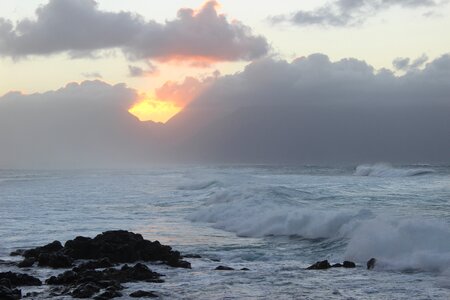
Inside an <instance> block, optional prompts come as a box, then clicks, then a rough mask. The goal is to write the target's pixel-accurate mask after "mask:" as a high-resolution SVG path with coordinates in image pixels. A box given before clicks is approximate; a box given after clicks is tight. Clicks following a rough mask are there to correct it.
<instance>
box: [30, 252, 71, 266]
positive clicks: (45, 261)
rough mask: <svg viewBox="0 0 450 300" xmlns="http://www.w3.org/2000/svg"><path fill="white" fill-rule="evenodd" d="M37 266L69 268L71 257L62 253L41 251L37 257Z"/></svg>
mask: <svg viewBox="0 0 450 300" xmlns="http://www.w3.org/2000/svg"><path fill="white" fill-rule="evenodd" d="M38 262H39V266H41V267H44V266H46V267H50V268H54V269H62V268H70V267H71V266H72V265H73V259H72V258H70V257H69V256H67V255H64V254H62V253H41V254H40V255H39V258H38Z"/></svg>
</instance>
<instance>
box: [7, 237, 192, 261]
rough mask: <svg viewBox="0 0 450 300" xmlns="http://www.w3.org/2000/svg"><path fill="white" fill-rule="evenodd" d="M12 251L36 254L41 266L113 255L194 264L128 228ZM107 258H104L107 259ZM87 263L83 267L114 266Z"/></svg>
mask: <svg viewBox="0 0 450 300" xmlns="http://www.w3.org/2000/svg"><path fill="white" fill-rule="evenodd" d="M11 255H22V256H24V257H26V258H30V259H31V258H34V259H35V260H37V261H39V265H40V266H49V267H52V268H69V267H71V266H72V263H73V260H77V259H98V260H102V259H109V261H110V263H131V262H136V261H162V262H163V263H165V264H167V265H169V266H172V267H177V268H191V264H190V263H189V262H187V261H183V260H182V256H181V254H180V252H178V251H174V250H172V248H171V247H170V246H166V245H161V244H160V243H159V242H158V241H154V242H152V241H149V240H144V238H143V237H142V235H140V234H136V233H133V232H128V231H125V230H116V231H106V232H103V233H101V234H99V235H97V236H96V237H94V238H89V237H82V236H78V237H76V238H75V239H73V240H69V241H67V242H66V243H65V244H64V247H63V246H62V245H61V243H60V242H59V241H54V242H52V243H50V244H47V245H45V246H42V247H37V248H34V249H29V250H16V251H14V252H12V253H11ZM103 262H104V261H103ZM94 264H95V263H93V265H91V266H87V265H84V266H83V268H94V269H95V268H100V267H110V265H108V264H105V265H104V266H98V267H97V266H95V265H94Z"/></svg>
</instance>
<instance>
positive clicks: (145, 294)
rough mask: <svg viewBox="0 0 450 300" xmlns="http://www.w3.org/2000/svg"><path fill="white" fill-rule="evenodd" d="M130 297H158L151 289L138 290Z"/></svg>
mask: <svg viewBox="0 0 450 300" xmlns="http://www.w3.org/2000/svg"><path fill="white" fill-rule="evenodd" d="M130 297H133V298H158V295H156V294H155V293H154V292H151V291H140V290H139V291H136V292H133V293H131V294H130Z"/></svg>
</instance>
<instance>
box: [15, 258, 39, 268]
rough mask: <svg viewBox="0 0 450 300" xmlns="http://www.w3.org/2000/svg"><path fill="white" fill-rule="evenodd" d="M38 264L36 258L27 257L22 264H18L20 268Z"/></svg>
mask: <svg viewBox="0 0 450 300" xmlns="http://www.w3.org/2000/svg"><path fill="white" fill-rule="evenodd" d="M35 262H36V259H35V258H34V257H27V258H25V259H24V260H22V261H21V262H20V263H18V264H17V266H18V267H19V268H29V267H32V266H33V265H34V263H35Z"/></svg>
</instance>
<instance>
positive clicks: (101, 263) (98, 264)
mask: <svg viewBox="0 0 450 300" xmlns="http://www.w3.org/2000/svg"><path fill="white" fill-rule="evenodd" d="M112 266H113V264H112V263H111V261H110V260H109V258H102V259H97V260H92V261H88V262H85V263H82V264H80V265H78V266H76V267H75V268H73V269H72V270H73V271H75V272H79V271H83V270H94V269H103V268H111V267H112Z"/></svg>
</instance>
